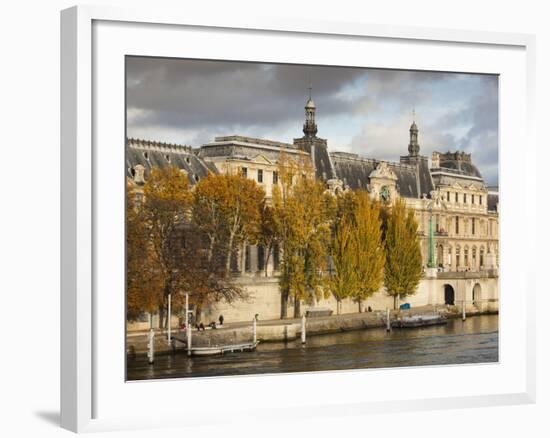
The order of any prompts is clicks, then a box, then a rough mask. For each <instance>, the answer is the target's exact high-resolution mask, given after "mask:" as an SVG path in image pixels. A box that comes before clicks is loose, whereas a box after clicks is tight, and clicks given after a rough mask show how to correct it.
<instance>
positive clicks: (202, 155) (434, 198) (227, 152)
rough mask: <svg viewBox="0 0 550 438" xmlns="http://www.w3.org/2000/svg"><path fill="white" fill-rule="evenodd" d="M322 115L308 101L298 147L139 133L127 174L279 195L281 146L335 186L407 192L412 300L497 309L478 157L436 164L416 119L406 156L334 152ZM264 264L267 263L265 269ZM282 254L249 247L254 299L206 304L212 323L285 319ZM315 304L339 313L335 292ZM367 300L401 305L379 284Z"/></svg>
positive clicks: (492, 220)
mask: <svg viewBox="0 0 550 438" xmlns="http://www.w3.org/2000/svg"><path fill="white" fill-rule="evenodd" d="M315 112H316V107H315V104H314V102H313V100H312V99H311V98H310V99H309V100H308V101H307V103H306V106H305V113H306V117H305V122H304V126H303V136H302V137H300V138H296V139H294V141H293V143H292V144H290V143H283V142H278V141H272V140H265V139H258V138H251V137H243V136H238V135H232V136H225V137H216V138H215V139H214V141H212V142H211V143H207V144H204V145H202V146H200V148H192V147H189V146H182V145H175V144H167V143H159V142H154V141H146V140H140V139H132V138H130V139H128V140H127V144H126V176H127V180H128V181H129V182H130V183H132V184H135V185H136V186H137V187H139V186H141V185H143V183H144V182H145V180H146V179H147V177H148V174H149V172H150V170H151V168H152V167H162V166H167V165H174V166H176V167H178V168H179V169H181V170H182V171H184V172H185V173H186V174H187V176H188V178H189V182H190V183H191V184H196V183H197V182H198V181H200V179H201V178H204V177H205V176H207V175H208V174H209V172H213V173H223V172H233V173H234V172H241V173H243V174H244V175H246V177H247V178H250V179H253V180H255V181H256V182H257V183H258V184H260V185H261V186H262V187H263V188H264V190H265V192H266V196H267V198H270V197H271V195H272V189H273V187H274V186H275V185H277V184H279V183H280V182H279V177H278V168H279V160H280V157H281V154H282V152H284V154H286V155H287V156H288V157H295V158H297V159H306V160H310V161H309V162H310V163H311V164H312V168H313V171H314V172H315V174H316V177H317V178H319V179H321V180H322V181H324V182H325V183H326V185H327V190H331V191H333V192H335V193H337V192H338V191H344V190H358V189H363V190H367V191H368V192H369V193H370V194H371V197H372V198H373V199H384V200H385V201H391V200H393V199H397V198H401V199H403V200H404V201H405V202H406V204H407V206H408V207H409V208H412V209H413V210H414V211H415V215H416V217H417V220H418V223H419V234H420V237H421V249H422V254H423V260H424V273H425V275H424V278H423V279H422V280H421V282H420V285H419V287H418V291H417V293H416V294H415V295H412V296H410V297H407V302H409V303H411V305H412V306H419V305H427V304H437V305H445V304H447V305H455V306H462V304H463V302H464V305H465V306H466V308H467V310H469V311H475V310H480V311H486V310H498V264H499V259H498V242H499V238H498V230H499V226H498V200H499V199H498V190H497V189H495V188H491V187H488V186H487V185H486V183H485V181H484V180H483V176H482V175H481V173H480V172H479V170H478V169H477V168H476V166H475V163H473V162H472V160H471V155H470V154H467V153H465V152H445V153H441V152H433V153H432V156H431V160H429V159H428V157H427V156H424V155H422V154H421V147H420V143H419V135H418V134H419V129H418V127H417V125H416V123H415V122H413V123H412V125H411V127H410V130H409V133H408V134H409V144H408V148H405V145H404V148H403V149H404V152H405V151H407V152H408V153H407V154H406V155H403V156H401V157H399V160H398V161H382V160H379V159H376V158H367V157H363V156H360V155H357V154H352V153H347V152H333V151H329V149H328V145H327V140H325V139H323V138H320V137H318V136H317V124H316V120H315ZM404 137H405V138H406V135H404ZM430 223H431V224H432V226H431V227H430ZM430 230H431V231H430ZM430 246H431V248H432V250H431V251H430ZM276 251H277V249H276V248H275V252H276ZM265 260H268V266H264V263H265ZM278 260H279V257H278V254H277V253H274V254H271V256H270V257H266V254H265V253H264V249H263V248H261V247H256V246H251V245H243V248H242V251H240V255H239V257H237V263H236V266H235V267H234V269H235V270H236V272H237V276H236V281H238V282H239V283H241V284H242V286H243V287H245V288H246V289H247V291H248V292H249V295H250V297H251V299H249V300H248V301H247V302H243V303H238V304H233V305H228V304H225V303H219V304H217V305H216V306H214V307H212V308H209V309H205V310H204V313H205V318H206V320H208V321H209V320H210V319H209V318H210V317H211V319H212V320H215V319H216V318H217V316H218V315H219V314H220V313H222V314H223V315H224V316H225V317H226V320H227V321H235V320H250V319H251V318H253V317H254V315H255V314H259V317H260V318H262V319H272V318H278V317H279V315H280V293H279V288H278V281H277V270H278ZM266 271H267V276H266V275H265V272H266ZM290 305H292V303H290ZM314 305H315V306H318V307H326V308H331V309H333V310H335V309H336V301H335V300H334V299H332V298H330V299H327V300H322V301H321V302H317V303H314ZM363 305H364V307H365V308H367V307H370V308H371V309H373V310H383V309H385V308H386V307H389V308H391V307H392V306H393V299H392V298H391V297H388V296H387V294H386V293H385V292H384V291H383V290H380V291H379V292H378V293H376V294H375V295H374V296H373V297H371V298H369V299H368V300H366V301H365V302H364V303H363ZM303 307H304V306H303ZM305 307H306V308H307V306H305ZM357 311H358V307H357V304H356V303H354V302H352V301H351V300H345V301H344V303H343V305H342V312H343V313H351V312H357ZM288 313H289V314H292V311H291V310H290V309H289V312H288Z"/></svg>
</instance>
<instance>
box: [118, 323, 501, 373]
mask: <svg viewBox="0 0 550 438" xmlns="http://www.w3.org/2000/svg"><path fill="white" fill-rule="evenodd" d="M497 361H498V315H484V316H474V317H469V318H467V319H466V321H464V322H463V321H462V320H460V319H453V320H450V321H449V322H448V323H447V324H446V325H441V326H432V327H424V328H416V329H394V330H393V331H392V332H391V333H386V331H385V330H384V329H368V330H358V331H351V332H345V333H336V334H330V335H321V336H311V337H309V338H308V339H307V343H306V344H305V345H302V344H301V342H300V341H299V340H298V341H293V342H288V343H265V344H260V345H259V346H258V348H257V350H256V351H254V352H244V353H229V354H226V355H223V356H210V357H193V358H188V357H187V356H186V355H185V352H183V351H179V352H177V353H175V354H165V355H156V356H155V363H154V364H153V365H149V364H148V362H147V357H146V355H137V356H136V357H133V358H131V357H129V358H128V361H127V367H128V368H127V379H128V380H143V379H162V378H180V377H206V376H229V375H243V374H264V373H286V372H302V371H326V370H349V369H360V368H387V367H404V366H422V365H447V364H468V363H487V362H497Z"/></svg>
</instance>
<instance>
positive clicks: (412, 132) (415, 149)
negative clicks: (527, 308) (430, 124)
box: [409, 107, 420, 157]
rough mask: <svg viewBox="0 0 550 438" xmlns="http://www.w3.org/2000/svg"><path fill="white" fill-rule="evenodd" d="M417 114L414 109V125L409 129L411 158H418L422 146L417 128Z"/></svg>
mask: <svg viewBox="0 0 550 438" xmlns="http://www.w3.org/2000/svg"><path fill="white" fill-rule="evenodd" d="M415 116H416V112H415V109H414V107H413V110H412V119H413V122H412V125H411V127H410V129H409V156H410V157H417V156H418V153H419V152H420V145H419V144H418V126H416V121H415V118H416V117H415Z"/></svg>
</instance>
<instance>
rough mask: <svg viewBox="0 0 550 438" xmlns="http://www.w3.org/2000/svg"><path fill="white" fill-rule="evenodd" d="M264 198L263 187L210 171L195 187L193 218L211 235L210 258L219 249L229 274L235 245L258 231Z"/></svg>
mask: <svg viewBox="0 0 550 438" xmlns="http://www.w3.org/2000/svg"><path fill="white" fill-rule="evenodd" d="M264 198H265V192H264V190H263V189H262V188H261V187H260V186H259V185H258V184H256V182H255V181H253V180H251V179H247V178H245V177H244V176H242V175H226V174H220V175H214V174H210V175H208V176H207V177H206V178H204V179H202V180H201V181H200V182H199V183H198V184H197V186H196V188H195V191H194V196H193V221H194V223H195V226H196V227H197V228H199V229H200V230H202V231H203V232H204V233H205V234H206V235H207V236H208V239H209V248H208V259H209V261H211V260H212V258H213V257H214V250H215V249H216V248H217V249H218V251H220V252H221V253H222V254H223V257H224V265H223V271H224V275H225V276H226V277H228V276H229V274H230V272H231V256H232V255H233V252H234V250H235V248H236V247H238V246H239V245H240V244H241V243H242V242H244V241H245V240H246V239H247V238H250V239H254V238H256V236H257V235H258V233H259V227H260V222H261V207H262V206H263V202H264Z"/></svg>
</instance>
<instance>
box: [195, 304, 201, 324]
mask: <svg viewBox="0 0 550 438" xmlns="http://www.w3.org/2000/svg"><path fill="white" fill-rule="evenodd" d="M201 316H202V306H201V305H200V304H197V305H195V324H198V323H199V322H201Z"/></svg>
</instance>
